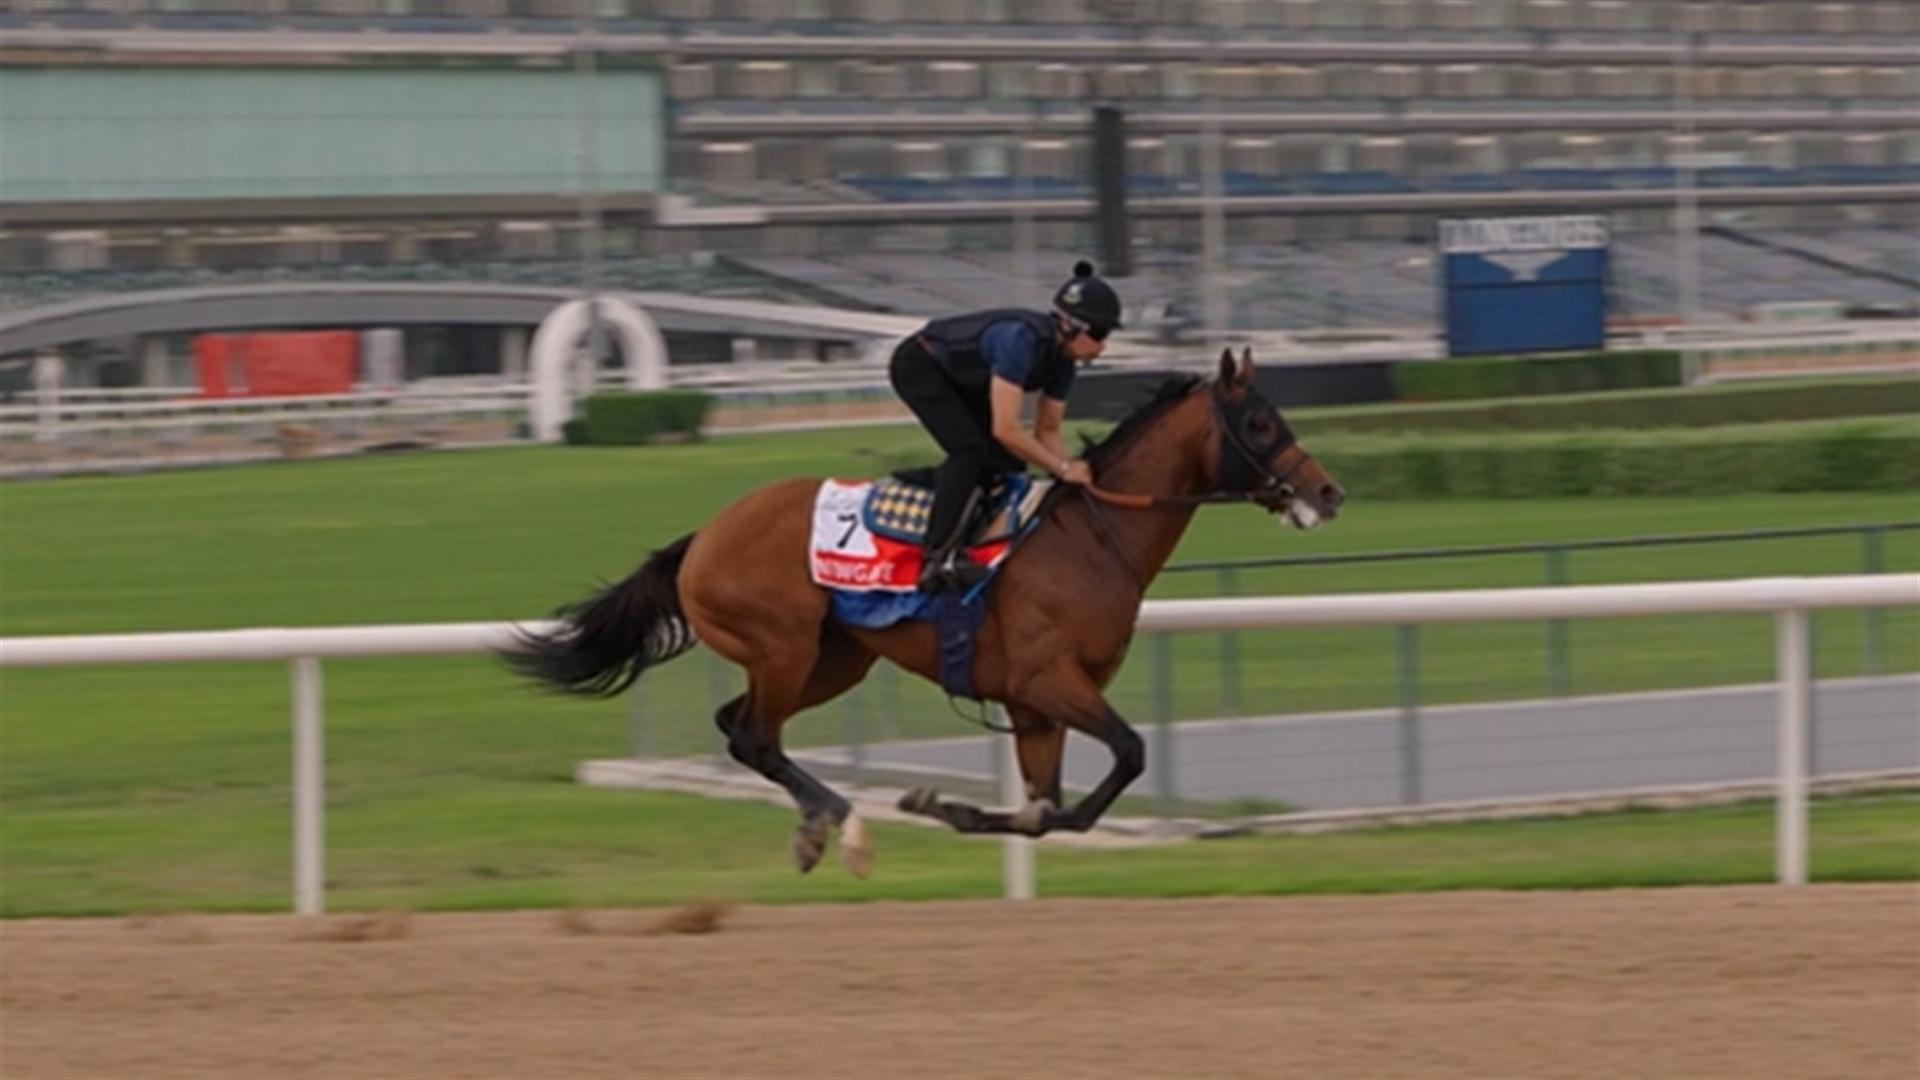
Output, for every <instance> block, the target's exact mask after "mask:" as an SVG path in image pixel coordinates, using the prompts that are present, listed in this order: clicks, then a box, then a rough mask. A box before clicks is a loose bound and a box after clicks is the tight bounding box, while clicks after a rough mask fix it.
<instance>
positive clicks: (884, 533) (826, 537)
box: [807, 476, 1051, 593]
mask: <svg viewBox="0 0 1920 1080" xmlns="http://www.w3.org/2000/svg"><path fill="white" fill-rule="evenodd" d="M1049 487H1051V483H1050V482H1047V483H1034V482H1033V481H1031V480H1029V479H1028V478H1027V477H1025V476H1010V477H1007V478H1006V480H1005V481H1004V482H1002V483H1001V484H999V485H997V486H996V487H995V489H994V490H993V491H992V492H991V493H990V498H991V502H990V505H991V507H992V510H991V512H990V513H988V514H987V515H985V521H986V524H985V526H984V527H983V528H982V529H981V531H980V533H979V535H977V536H975V537H974V538H972V541H971V542H970V543H969V545H968V547H967V557H968V558H971V559H972V560H973V561H974V562H976V563H979V564H980V565H982V566H988V567H993V566H998V565H999V564H1000V561H1001V560H1002V559H1005V558H1006V557H1007V553H1008V552H1009V551H1010V550H1011V549H1012V547H1013V541H1014V539H1015V538H1016V537H1017V536H1019V534H1020V533H1021V532H1023V531H1025V529H1026V528H1027V527H1028V526H1029V525H1031V524H1032V521H1033V511H1034V510H1035V509H1036V508H1038V506H1039V504H1040V500H1041V498H1042V497H1044V496H1045V494H1046V491H1047V489H1048V488H1049ZM932 506H933V492H932V491H931V490H929V489H927V488H924V487H921V486H919V485H917V484H912V483H908V482H906V481H904V480H900V479H898V478H896V477H886V478H884V479H881V480H877V481H851V480H827V481H823V482H822V483H821V485H820V490H819V491H818V493H816V494H815V496H814V501H813V534H812V538H811V540H810V541H809V543H808V545H807V551H808V558H807V562H808V569H809V570H810V572H811V573H812V576H813V581H814V583H815V584H816V585H823V586H826V587H827V588H830V589H837V590H844V591H849V592H896V593H902V592H903V593H911V592H913V591H914V588H915V586H914V582H915V581H916V579H918V578H919V576H920V563H921V545H922V543H923V542H924V538H925V536H926V531H927V517H928V515H929V513H930V512H931V510H932Z"/></svg>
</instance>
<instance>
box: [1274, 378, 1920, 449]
mask: <svg viewBox="0 0 1920 1080" xmlns="http://www.w3.org/2000/svg"><path fill="white" fill-rule="evenodd" d="M1915 414H1920V379H1915V378H1898V379H1886V378H1875V379H1847V380H1836V381H1831V382H1792V383H1750V384H1745V385H1735V386H1713V387H1701V388H1693V389H1678V388H1676V389H1664V390H1629V391H1615V392H1611V393H1602V394H1583V395H1575V396H1567V397H1541V398H1519V399H1510V400H1503V401H1482V402H1468V403H1462V404H1434V405H1372V406H1363V407H1359V408H1352V407H1348V408H1337V409H1318V410H1301V411H1300V412H1299V413H1298V414H1297V415H1295V416H1293V417H1292V419H1293V420H1294V426H1295V427H1296V428H1297V429H1299V431H1300V432H1301V434H1302V435H1303V436H1305V437H1308V438H1311V437H1313V436H1315V435H1317V434H1321V433H1325V432H1333V431H1355V432H1359V431H1378V432H1389V431H1409V432H1410V431H1566V430H1570V429H1577V428H1603V429H1615V428H1674V427H1713V426H1717V425H1723V424H1751V423H1765V422H1769V421H1777V420H1828V419H1838V418H1841V417H1863V416H1902V415H1904V416H1911V415H1915Z"/></svg>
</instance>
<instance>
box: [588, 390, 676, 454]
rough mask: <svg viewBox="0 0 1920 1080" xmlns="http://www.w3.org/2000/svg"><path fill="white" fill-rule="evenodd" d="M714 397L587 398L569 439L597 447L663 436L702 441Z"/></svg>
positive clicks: (631, 395) (669, 394)
mask: <svg viewBox="0 0 1920 1080" xmlns="http://www.w3.org/2000/svg"><path fill="white" fill-rule="evenodd" d="M712 407H713V398H712V397H711V396H709V395H707V394H704V393H701V392H700V391H698V390H656V391H649V392H645V393H627V392H619V393H613V392H609V393H603V394H594V395H592V396H591V397H589V398H587V400H586V403H585V405H584V407H583V408H582V410H581V414H580V418H579V419H578V420H574V421H570V422H569V423H568V424H567V425H566V426H565V427H564V428H563V433H564V435H565V437H566V440H567V441H568V442H570V443H576V444H581V443H584V444H591V445H595V446H634V445H638V444H640V443H649V442H655V441H658V440H659V439H660V438H661V437H662V436H677V437H682V438H689V439H692V438H698V437H699V435H700V426H701V425H702V424H704V423H706V420H707V412H708V410H710V409H711V408H712Z"/></svg>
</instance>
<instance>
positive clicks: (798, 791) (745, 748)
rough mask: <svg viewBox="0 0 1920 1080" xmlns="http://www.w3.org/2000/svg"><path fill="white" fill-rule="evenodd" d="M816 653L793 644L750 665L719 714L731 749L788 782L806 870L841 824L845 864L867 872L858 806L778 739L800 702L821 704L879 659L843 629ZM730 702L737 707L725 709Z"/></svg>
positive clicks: (827, 636)
mask: <svg viewBox="0 0 1920 1080" xmlns="http://www.w3.org/2000/svg"><path fill="white" fill-rule="evenodd" d="M820 646H821V647H820V649H819V650H818V652H817V653H815V654H813V655H800V654H797V653H795V652H794V651H792V650H789V651H788V652H787V653H786V654H784V655H781V656H771V655H769V656H763V657H762V658H760V659H759V660H757V661H756V662H754V663H751V664H749V665H748V666H747V692H746V693H745V694H743V695H741V696H740V697H739V698H736V699H734V701H732V702H729V703H728V705H727V706H725V707H723V709H722V715H719V716H716V717H715V721H716V722H717V723H719V724H720V726H721V729H722V730H723V731H725V732H726V733H727V751H728V752H729V753H731V754H732V755H733V757H734V759H735V760H737V761H739V762H740V763H741V764H743V765H745V766H747V767H748V768H750V769H752V770H753V771H755V772H757V773H759V774H760V775H762V776H764V777H766V778H767V779H769V780H771V781H773V782H774V783H776V784H779V785H780V786H781V787H783V788H785V789H787V792H788V793H789V794H791V795H792V796H793V800H794V802H795V803H797V804H798V805H799V807H800V824H799V826H798V827H797V828H796V829H795V831H794V839H793V857H794V862H795V864H796V865H798V866H799V868H800V870H801V872H802V873H805V872H806V871H808V870H811V869H813V868H814V866H815V865H816V864H817V863H818V862H819V861H820V856H821V855H822V854H823V853H824V852H825V851H826V847H827V839H828V834H829V830H830V829H832V828H833V827H834V826H839V827H840V829H841V850H842V853H843V855H844V857H845V859H846V862H847V868H848V869H849V870H851V871H853V872H854V873H856V874H864V873H866V871H867V869H868V868H869V867H870V866H871V863H872V853H871V850H870V849H869V847H868V845H867V839H866V830H865V827H864V825H863V824H862V823H861V821H860V819H859V817H858V816H857V815H855V814H854V813H853V807H852V805H851V804H849V803H848V802H847V800H846V799H844V798H842V797H841V796H840V794H839V793H838V792H836V791H834V790H833V789H832V788H829V787H828V786H827V785H826V784H824V783H821V782H820V780H819V779H818V778H817V777H815V776H814V775H813V774H812V773H809V772H808V771H806V770H805V769H803V768H801V767H800V766H799V765H797V764H795V763H794V761H793V759H792V758H789V757H788V756H787V755H786V752H785V751H784V750H783V749H782V748H781V745H780V728H781V726H782V725H783V724H785V723H786V721H787V719H788V718H789V717H791V716H792V715H793V714H794V713H796V712H799V711H800V710H801V709H804V708H808V707H810V706H812V705H817V704H819V703H820V702H822V701H826V700H828V699H830V698H833V697H835V696H837V695H839V694H840V693H842V692H844V691H845V690H846V689H847V688H848V687H850V686H852V685H854V684H855V683H857V682H859V681H860V679H861V678H862V677H864V676H865V675H866V673H867V669H868V668H870V667H872V666H873V660H874V657H873V654H872V653H871V652H868V651H867V650H865V649H864V648H862V647H861V646H859V645H857V644H856V643H854V642H853V641H852V639H850V638H847V637H845V635H842V634H838V632H837V631H833V630H828V631H826V632H824V633H823V634H822V637H821V642H820ZM728 709H731V715H725V714H726V712H727V710H728Z"/></svg>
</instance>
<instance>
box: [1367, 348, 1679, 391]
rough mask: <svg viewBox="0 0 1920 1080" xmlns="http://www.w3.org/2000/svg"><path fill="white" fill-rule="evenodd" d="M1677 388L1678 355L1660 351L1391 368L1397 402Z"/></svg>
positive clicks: (1425, 363)
mask: <svg viewBox="0 0 1920 1080" xmlns="http://www.w3.org/2000/svg"><path fill="white" fill-rule="evenodd" d="M1679 385H1680V354H1679V353H1677V352H1673V351H1670V350H1665V349H1647V350H1641V351H1636V352H1597V353H1573V354H1570V355H1564V356H1529V357H1513V356H1489V357H1473V358H1462V359H1453V360H1405V361H1401V362H1399V363H1397V364H1395V365H1393V387H1394V397H1395V398H1396V399H1398V400H1401V401H1464V400H1471V399H1475V398H1500V397H1526V396H1530V395H1534V394H1572V393H1583V392H1587V391H1592V390H1625V389H1633V388H1639V387H1648V386H1679Z"/></svg>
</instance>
